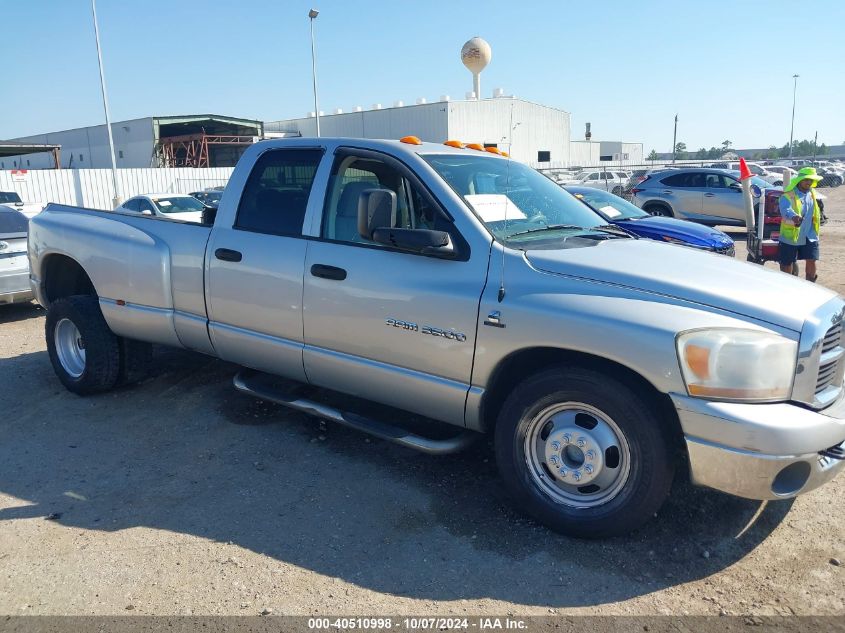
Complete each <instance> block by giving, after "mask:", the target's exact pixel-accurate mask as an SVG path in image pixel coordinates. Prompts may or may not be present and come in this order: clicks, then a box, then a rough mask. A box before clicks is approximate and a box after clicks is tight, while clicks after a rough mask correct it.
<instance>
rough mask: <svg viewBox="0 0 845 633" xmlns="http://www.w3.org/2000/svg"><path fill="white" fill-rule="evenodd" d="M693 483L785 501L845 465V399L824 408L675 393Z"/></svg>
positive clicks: (754, 496) (750, 497) (826, 479)
mask: <svg viewBox="0 0 845 633" xmlns="http://www.w3.org/2000/svg"><path fill="white" fill-rule="evenodd" d="M671 397H672V401H673V403H674V404H675V409H676V410H677V412H678V417H679V419H680V421H681V428H682V429H683V432H684V436H685V439H686V445H687V452H688V455H689V463H690V474H691V477H692V481H693V483H695V484H697V485H701V486H707V487H710V488H715V489H716V490H721V491H723V492H727V493H730V494H733V495H736V496H739V497H745V498H747V499H759V500H771V499H788V498H790V497H795V496H797V495H798V494H802V493H804V492H809V491H810V490H813V489H815V488H818V487H819V486H821V485H823V484H824V483H826V482H828V481H830V480H831V479H833V478H834V477H835V476H836V475H837V474H838V473H839V472H841V471H842V470H845V460H840V459H836V458H834V457H830V456H826V455H821V454H820V451H824V450H825V449H829V448H833V447H840V448H845V398H840V399H839V400H838V401H837V402H836V403H834V404H833V405H831V406H830V407H828V408H827V409H825V410H823V411H811V410H809V409H805V408H803V407H799V406H796V405H793V404H788V403H777V404H740V403H727V402H710V401H706V400H701V399H698V398H690V397H688V396H682V395H678V394H672V396H671Z"/></svg>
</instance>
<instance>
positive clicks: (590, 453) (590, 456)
mask: <svg viewBox="0 0 845 633" xmlns="http://www.w3.org/2000/svg"><path fill="white" fill-rule="evenodd" d="M584 457H586V458H587V459H588V460H590V461H593V460H594V459H595V457H596V452H595V451H593V450H589V451H587V453H586V454H585V455H584Z"/></svg>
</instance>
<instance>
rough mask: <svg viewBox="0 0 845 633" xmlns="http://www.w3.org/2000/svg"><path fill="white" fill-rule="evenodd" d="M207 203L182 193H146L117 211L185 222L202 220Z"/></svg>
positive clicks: (128, 201) (131, 199)
mask: <svg viewBox="0 0 845 633" xmlns="http://www.w3.org/2000/svg"><path fill="white" fill-rule="evenodd" d="M205 208H206V207H205V205H204V204H203V203H202V202H200V201H199V200H197V199H196V198H194V197H193V196H189V195H187V194H182V193H145V194H143V195H140V196H134V197H132V198H129V200H127V201H126V202H124V203H123V204H121V205H120V206H118V207H115V211H122V212H124V213H140V214H142V215H153V216H156V217H159V218H166V219H168V220H181V221H183V222H202V213H203V211H204V210H205Z"/></svg>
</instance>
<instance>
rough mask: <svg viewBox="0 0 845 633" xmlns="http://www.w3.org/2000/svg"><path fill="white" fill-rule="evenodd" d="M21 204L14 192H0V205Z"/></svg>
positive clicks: (19, 198)
mask: <svg viewBox="0 0 845 633" xmlns="http://www.w3.org/2000/svg"><path fill="white" fill-rule="evenodd" d="M13 202H21V197H20V196H19V195H18V194H16V193H15V192H14V191H0V204H9V203H13Z"/></svg>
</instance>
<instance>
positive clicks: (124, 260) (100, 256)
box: [29, 204, 213, 353]
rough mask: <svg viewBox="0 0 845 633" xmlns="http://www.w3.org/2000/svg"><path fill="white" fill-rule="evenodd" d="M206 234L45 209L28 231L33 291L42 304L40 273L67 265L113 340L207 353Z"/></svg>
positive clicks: (188, 227) (150, 220) (146, 220)
mask: <svg viewBox="0 0 845 633" xmlns="http://www.w3.org/2000/svg"><path fill="white" fill-rule="evenodd" d="M210 233H211V227H210V226H207V225H202V224H197V223H192V222H182V221H178V220H167V219H163V218H157V217H154V216H146V215H134V214H129V213H120V212H114V211H101V210H97V209H85V208H82V207H72V206H67V205H60V204H49V205H47V207H46V208H45V209H44V211H42V213H41V214H40V216H39V221H38V222H37V223H33V224H32V225H31V229H30V236H29V258H30V264H31V277H32V281H33V285H34V286H35V289H36V293H37V296H38V298H39V301H41V302H42V303H45V301H46V299H45V289H44V288H43V287H41V286H42V284H41V279H43V278H44V271H45V269H46V268H47V266H50V265H51V261H52V260H53V258H62V257H64V258H69V259H72V260H73V261H75V262H76V263H78V264H79V265H80V266H81V267H82V268H83V269H84V270H85V271H86V272H87V273H88V274H89V275H90V279H91V282H92V283H93V285H94V288H95V289H96V292H97V295H98V296H99V298H100V306H101V308H102V311H103V316H104V317H105V319H106V322H107V323H108V324H109V327H111V329H112V330H113V331H114V332H115V334H118V335H123V336H129V335H131V336H132V337H133V338H136V339H140V340H145V341H149V342H153V343H161V344H165V345H174V346H178V347H188V348H191V349H196V350H198V351H203V352H206V353H209V352H212V351H213V348H212V346H211V342H210V340H209V338H208V332H207V328H206V322H207V313H206V307H205V297H204V257H205V248H206V244H207V242H208V238H209V235H210ZM48 244H49V245H50V246H49V247H48V246H47V245H48ZM60 261H61V263H62V264H66V265H71V264H72V262H67V260H66V259H63V260H60ZM52 265H58V264H56V263H53V264H52ZM39 267H40V268H39ZM139 317H142V318H139Z"/></svg>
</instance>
